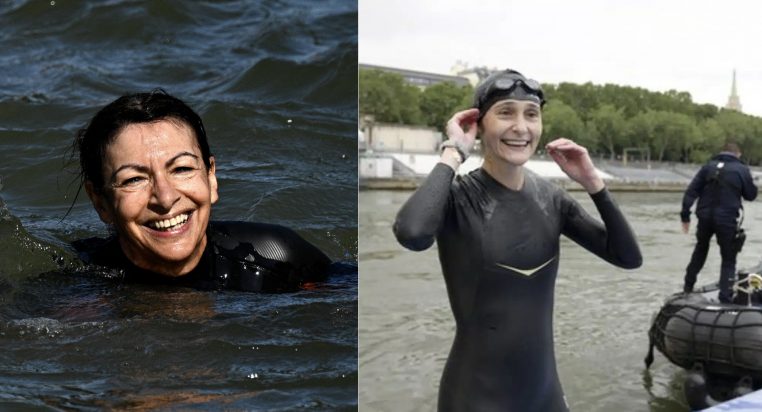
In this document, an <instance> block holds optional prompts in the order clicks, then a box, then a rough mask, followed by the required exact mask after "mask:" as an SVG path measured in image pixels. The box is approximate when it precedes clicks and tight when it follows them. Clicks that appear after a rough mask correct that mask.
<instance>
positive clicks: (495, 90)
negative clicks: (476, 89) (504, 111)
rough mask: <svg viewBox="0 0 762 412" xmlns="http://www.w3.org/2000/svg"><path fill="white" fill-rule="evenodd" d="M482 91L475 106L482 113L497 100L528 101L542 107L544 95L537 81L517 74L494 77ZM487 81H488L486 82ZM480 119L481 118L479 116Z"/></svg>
mask: <svg viewBox="0 0 762 412" xmlns="http://www.w3.org/2000/svg"><path fill="white" fill-rule="evenodd" d="M496 77H497V78H496V79H494V80H492V81H491V82H490V83H489V85H487V86H486V88H484V89H482V90H483V91H482V92H481V93H479V95H478V97H477V99H476V104H475V106H476V107H477V108H478V109H479V111H480V112H481V115H482V116H483V115H484V113H485V112H486V111H487V110H488V109H489V108H490V107H491V106H492V105H493V104H494V103H495V102H497V101H498V100H501V99H511V98H512V99H517V100H529V101H534V102H535V103H537V104H539V105H540V106H543V105H544V104H545V93H543V91H542V86H541V85H540V83H539V82H538V81H537V80H533V79H526V78H524V76H521V75H520V74H517V73H503V74H502V75H498V76H496ZM488 81H489V80H488ZM480 117H481V116H480Z"/></svg>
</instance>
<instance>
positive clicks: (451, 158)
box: [439, 147, 463, 170]
mask: <svg viewBox="0 0 762 412" xmlns="http://www.w3.org/2000/svg"><path fill="white" fill-rule="evenodd" d="M439 162H440V163H444V164H446V165H447V166H450V167H451V168H452V170H458V167H460V165H461V164H462V163H463V157H462V156H461V155H460V153H459V152H458V150H457V149H456V148H454V147H445V148H443V149H442V157H440V158H439Z"/></svg>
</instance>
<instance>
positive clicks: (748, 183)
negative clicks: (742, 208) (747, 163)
mask: <svg viewBox="0 0 762 412" xmlns="http://www.w3.org/2000/svg"><path fill="white" fill-rule="evenodd" d="M742 180H743V187H742V189H741V195H742V196H743V198H744V199H746V200H748V201H752V200H754V199H756V198H757V186H756V185H754V178H753V177H752V176H751V171H750V170H749V168H748V167H744V168H743V178H742Z"/></svg>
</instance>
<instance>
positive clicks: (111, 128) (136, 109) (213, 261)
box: [74, 90, 331, 292]
mask: <svg viewBox="0 0 762 412" xmlns="http://www.w3.org/2000/svg"><path fill="white" fill-rule="evenodd" d="M75 146H76V148H77V149H78V152H79V162H80V167H81V179H82V183H83V185H84V187H85V190H86V191H87V194H88V196H89V197H90V200H91V202H92V204H93V206H94V207H95V209H96V211H97V212H98V215H99V217H100V219H101V220H102V221H103V222H105V223H106V224H108V225H109V226H110V228H111V229H112V232H113V233H114V235H113V236H112V237H111V238H109V239H100V238H91V239H85V240H80V241H77V242H74V247H75V249H77V251H78V252H79V255H80V257H81V258H82V259H83V260H84V261H85V262H86V263H91V264H95V265H99V266H105V267H107V268H112V269H114V270H117V271H119V272H120V273H121V274H122V276H123V278H124V279H125V280H127V281H137V282H149V283H162V284H170V285H177V286H189V287H194V288H198V289H215V290H220V289H236V290H243V291H253V292H280V291H291V290H297V289H299V288H300V287H301V286H302V285H304V284H305V283H310V282H315V281H321V280H324V279H325V277H326V275H327V273H328V268H329V265H330V263H331V262H330V259H329V258H328V257H327V256H326V255H325V254H323V252H321V251H320V250H319V249H318V248H316V247H315V246H313V245H312V244H310V243H309V242H307V241H306V240H304V239H303V238H301V237H300V236H299V235H297V234H296V233H295V232H293V231H292V230H290V229H287V228H285V227H282V226H277V225H269V224H263V223H249V222H210V221H209V218H210V213H211V208H212V204H214V203H215V202H216V201H217V199H218V194H217V178H216V176H215V161H214V156H212V154H211V151H210V149H209V144H208V142H207V137H206V131H205V129H204V126H203V123H202V121H201V118H200V117H199V116H198V114H196V113H195V112H194V111H193V110H192V109H191V108H190V107H188V106H187V105H186V104H185V103H183V102H182V101H181V100H179V99H177V98H175V97H173V96H171V95H169V94H167V93H166V92H164V91H161V90H157V91H154V92H151V93H137V94H131V95H126V96H122V97H120V98H118V99H116V100H115V101H113V102H112V103H110V104H109V105H107V106H106V107H104V108H103V109H101V110H100V111H99V112H98V113H97V114H96V115H95V116H94V117H93V118H92V120H91V121H90V122H89V124H88V125H87V127H86V128H84V129H82V130H81V131H80V132H79V133H78V135H77V138H76V141H75Z"/></svg>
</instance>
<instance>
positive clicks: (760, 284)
mask: <svg viewBox="0 0 762 412" xmlns="http://www.w3.org/2000/svg"><path fill="white" fill-rule="evenodd" d="M744 283H746V284H747V285H748V286H747V287H743V286H741V285H742V284H744ZM761 289H762V276H760V275H758V274H756V273H749V276H747V277H746V278H744V279H741V280H739V281H737V282H735V283H733V291H734V292H738V291H740V292H744V293H746V296H747V298H748V302H747V304H748V306H751V294H752V293H754V292H756V291H759V290H761Z"/></svg>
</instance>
